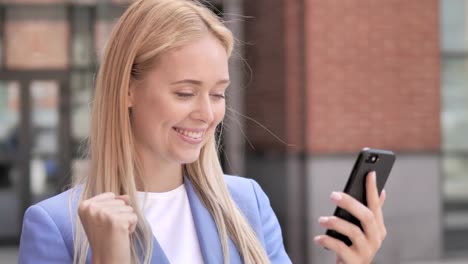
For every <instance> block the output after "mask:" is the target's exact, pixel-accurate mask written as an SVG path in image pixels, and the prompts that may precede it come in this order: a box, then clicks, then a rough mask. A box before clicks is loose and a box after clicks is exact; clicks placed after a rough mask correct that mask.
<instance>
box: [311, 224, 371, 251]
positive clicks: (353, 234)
mask: <svg viewBox="0 0 468 264" xmlns="http://www.w3.org/2000/svg"><path fill="white" fill-rule="evenodd" d="M319 223H320V225H321V226H322V227H324V228H327V229H332V230H335V231H337V232H338V233H341V234H343V235H345V236H347V237H348V238H349V239H350V240H351V241H352V242H353V247H363V246H365V244H366V242H367V241H366V237H365V235H364V233H363V232H362V231H361V229H360V228H359V227H358V226H357V225H355V224H353V223H350V222H348V221H346V220H343V219H341V218H339V217H336V216H330V217H320V218H319Z"/></svg>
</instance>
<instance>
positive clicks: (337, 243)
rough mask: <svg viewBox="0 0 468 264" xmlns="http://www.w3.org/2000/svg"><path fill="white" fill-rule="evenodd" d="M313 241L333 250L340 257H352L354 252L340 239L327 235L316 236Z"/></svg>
mask: <svg viewBox="0 0 468 264" xmlns="http://www.w3.org/2000/svg"><path fill="white" fill-rule="evenodd" d="M314 241H315V243H317V244H319V245H321V246H322V247H325V248H328V249H330V250H333V251H334V252H335V253H336V254H338V255H339V257H340V258H341V259H353V258H354V253H353V251H352V250H351V248H350V247H348V246H347V245H346V244H345V243H343V242H342V241H341V240H338V239H336V238H333V237H331V236H327V235H321V236H316V237H315V238H314Z"/></svg>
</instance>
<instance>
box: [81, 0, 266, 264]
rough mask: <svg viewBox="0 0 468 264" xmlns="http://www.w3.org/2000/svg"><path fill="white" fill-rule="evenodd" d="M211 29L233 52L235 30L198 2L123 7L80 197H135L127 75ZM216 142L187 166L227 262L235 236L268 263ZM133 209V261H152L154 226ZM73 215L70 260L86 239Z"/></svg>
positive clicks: (105, 64) (246, 253) (155, 1)
mask: <svg viewBox="0 0 468 264" xmlns="http://www.w3.org/2000/svg"><path fill="white" fill-rule="evenodd" d="M206 34H212V35H213V36H215V37H216V38H217V39H218V40H219V41H220V43H221V44H222V45H223V46H224V47H225V49H226V51H227V53H228V55H230V54H231V52H232V49H233V36H232V33H231V32H230V31H229V30H228V29H227V28H226V27H225V26H224V25H223V24H222V22H221V21H220V20H219V19H218V17H217V16H216V15H215V14H213V13H212V12H211V11H210V10H209V9H207V8H206V7H204V6H203V5H201V4H199V3H197V2H194V1H190V0H137V1H135V2H134V3H133V4H132V5H131V6H130V7H129V8H128V9H127V10H126V12H125V13H124V14H123V15H122V17H121V18H120V19H119V21H118V22H117V24H116V26H115V28H114V30H113V31H112V33H111V36H110V39H109V40H108V44H107V47H106V49H105V53H104V56H103V60H102V64H101V65H100V69H99V73H98V75H97V80H96V90H95V96H94V102H93V110H92V117H91V118H92V119H91V132H90V138H89V156H90V160H91V166H90V173H89V175H88V176H87V177H84V178H82V179H76V181H75V183H74V185H75V186H77V185H82V188H81V189H82V191H81V194H80V197H79V201H83V200H86V199H89V198H91V197H93V196H95V195H97V194H99V193H103V192H114V193H116V194H128V195H129V196H130V201H131V203H132V204H137V201H136V192H137V189H136V182H138V181H141V182H143V179H142V178H141V177H140V173H139V172H140V171H141V166H142V164H141V162H140V160H139V158H138V156H137V153H136V151H135V146H134V138H133V134H132V129H131V124H130V116H129V109H128V104H127V103H128V102H127V100H128V88H129V85H130V82H131V81H132V80H141V79H143V78H144V76H145V73H147V72H148V71H149V70H150V69H151V68H152V67H154V65H155V62H156V60H157V59H158V57H159V56H160V55H161V54H163V53H164V52H167V51H168V50H170V49H174V48H177V47H180V46H182V45H185V44H187V43H189V42H191V41H194V40H196V39H199V38H201V37H202V36H205V35H206ZM216 146H217V144H216V140H215V138H214V136H213V137H212V138H210V139H209V140H208V142H207V143H206V145H205V146H203V148H202V149H201V153H200V157H199V159H198V160H197V161H195V162H194V163H191V164H186V165H183V167H182V169H183V171H184V173H185V175H186V176H187V177H188V178H189V179H190V181H191V182H192V184H193V186H194V188H195V191H196V192H197V194H198V195H199V196H200V198H201V200H202V201H203V203H204V205H205V206H206V207H207V208H208V210H209V212H210V213H211V215H212V216H213V218H214V220H215V222H216V225H217V228H218V233H219V236H220V240H221V243H222V250H223V254H224V262H225V263H229V250H228V238H231V239H232V241H233V242H234V244H235V245H236V247H237V249H238V251H239V253H240V255H241V257H242V258H243V260H244V262H245V263H268V262H269V261H268V257H267V255H266V253H265V250H264V249H263V247H262V245H261V244H260V242H259V240H258V239H257V237H256V235H255V233H254V231H253V230H252V228H251V227H250V225H249V223H248V222H247V220H246V218H245V217H244V216H243V215H242V213H241V212H240V210H239V209H238V208H237V206H236V205H235V203H234V201H233V200H232V198H231V197H230V195H229V192H228V190H227V187H226V184H225V182H224V175H223V171H222V168H221V165H220V163H219V159H218V151H217V147H216ZM134 209H135V211H136V213H137V215H138V218H139V221H138V225H137V228H136V231H135V232H134V233H133V234H132V235H131V241H132V245H131V252H132V259H133V263H140V262H143V263H150V261H151V259H150V258H151V254H152V249H153V236H152V232H151V229H150V227H149V225H148V223H147V221H146V220H145V218H144V216H143V213H142V211H141V210H140V208H134ZM75 221H76V228H75V230H76V232H75V234H74V258H73V263H85V261H86V256H87V254H88V251H89V242H88V241H87V239H86V235H85V233H84V230H83V226H82V225H81V222H80V220H79V217H76V220H75ZM141 255H143V259H140V258H139V256H141Z"/></svg>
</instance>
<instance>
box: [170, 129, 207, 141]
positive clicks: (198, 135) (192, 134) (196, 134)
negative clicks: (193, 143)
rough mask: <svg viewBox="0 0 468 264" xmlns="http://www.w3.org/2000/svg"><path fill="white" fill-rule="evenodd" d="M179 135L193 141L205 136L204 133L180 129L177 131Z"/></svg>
mask: <svg viewBox="0 0 468 264" xmlns="http://www.w3.org/2000/svg"><path fill="white" fill-rule="evenodd" d="M175 130H176V131H177V132H178V133H180V134H182V135H184V136H186V137H190V138H193V139H200V138H201V137H202V136H203V132H193V131H187V130H182V129H180V128H176V129H175Z"/></svg>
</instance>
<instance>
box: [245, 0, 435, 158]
mask: <svg viewBox="0 0 468 264" xmlns="http://www.w3.org/2000/svg"><path fill="white" fill-rule="evenodd" d="M301 5H304V6H301ZM438 8H439V6H438V1H437V0H413V1H407V0H387V1H374V0H346V1H343V0H327V1H320V0H305V1H298V0H275V1H272V0H269V1H266V0H260V1H247V2H246V15H247V16H253V17H254V18H253V19H247V20H246V23H245V24H246V41H247V42H249V43H252V44H253V45H248V46H247V48H246V50H247V62H248V63H249V64H250V66H251V67H252V70H253V72H252V75H253V76H252V81H251V82H250V84H249V86H248V87H247V91H246V113H247V115H248V116H250V117H252V118H254V119H256V120H258V121H259V122H260V123H262V124H264V125H265V126H267V127H268V128H269V129H271V130H272V131H273V132H274V133H275V134H276V135H278V136H279V137H280V138H281V139H282V140H285V141H286V142H287V143H291V144H294V145H295V146H296V147H287V146H286V145H285V144H284V143H282V142H281V141H279V140H278V139H276V138H275V137H273V136H271V135H270V134H269V133H268V132H267V131H266V130H265V129H263V128H261V127H259V126H257V125H255V124H253V123H251V122H247V136H248V138H249V139H250V140H251V141H252V143H253V144H254V146H255V148H256V150H257V151H259V150H260V151H284V150H297V151H303V150H304V149H307V152H309V153H323V154H326V153H346V152H355V151H356V150H358V149H361V148H362V147H364V146H371V147H376V148H390V149H394V150H397V151H410V152H411V151H437V150H438V149H439V146H440V124H439V123H440V121H439V116H440V103H439V101H440V95H439V94H440V85H439V82H440V81H439V75H440V72H439V32H438V28H439V21H438V13H439V10H438ZM302 12H304V13H303V14H302ZM303 71H304V72H303ZM303 133H305V135H304V134H303ZM303 139H305V142H303Z"/></svg>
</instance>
